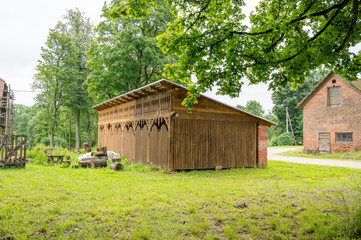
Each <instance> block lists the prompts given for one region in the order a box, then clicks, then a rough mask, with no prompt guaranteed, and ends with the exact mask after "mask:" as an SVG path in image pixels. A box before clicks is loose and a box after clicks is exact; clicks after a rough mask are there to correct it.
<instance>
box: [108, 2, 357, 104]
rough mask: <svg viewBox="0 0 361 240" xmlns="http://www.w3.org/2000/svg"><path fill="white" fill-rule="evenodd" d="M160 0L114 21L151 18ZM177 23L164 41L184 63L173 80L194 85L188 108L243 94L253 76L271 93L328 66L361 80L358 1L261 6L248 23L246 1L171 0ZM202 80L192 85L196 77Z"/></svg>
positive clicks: (123, 10) (120, 8) (121, 11)
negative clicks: (209, 98) (206, 99)
mask: <svg viewBox="0 0 361 240" xmlns="http://www.w3.org/2000/svg"><path fill="white" fill-rule="evenodd" d="M156 4H157V2H156V1H155V0H153V1H152V0H150V1H139V0H126V1H123V2H120V3H119V4H118V5H117V6H115V7H114V8H113V11H112V13H111V14H112V16H113V17H114V18H119V17H121V16H129V15H131V16H133V15H135V16H144V15H149V14H151V13H152V11H153V10H152V9H154V8H155V6H156ZM168 4H169V6H171V9H172V12H174V14H175V15H176V16H177V18H176V19H175V20H174V21H173V22H172V23H170V24H169V26H168V29H167V31H166V32H165V33H163V34H162V35H160V36H158V39H159V44H158V45H159V46H160V47H161V48H162V50H163V51H164V52H166V53H171V54H175V55H177V56H178V57H179V62H178V63H177V64H173V65H169V66H168V70H169V73H171V74H172V76H173V78H176V79H179V80H182V81H183V82H186V83H188V85H190V88H189V89H190V90H191V91H190V95H189V97H188V101H187V102H186V104H187V103H188V105H189V104H190V105H191V103H192V101H194V99H195V97H197V92H204V91H207V90H210V89H211V88H213V87H215V86H217V87H218V93H219V94H227V95H230V96H233V97H234V96H237V95H238V94H239V92H240V91H241V88H242V85H243V84H244V77H247V78H248V79H249V80H250V82H251V84H256V83H259V82H268V83H269V87H270V89H272V90H277V89H280V88H282V87H284V86H285V85H286V84H287V83H291V84H293V85H297V84H302V83H304V81H305V76H306V75H308V74H309V73H310V72H311V71H312V70H315V69H317V68H320V67H322V66H326V67H327V68H329V69H333V70H335V71H336V72H337V73H338V74H340V75H342V76H343V77H345V78H346V79H349V80H353V79H356V75H357V73H358V72H360V70H361V61H360V56H359V55H358V54H355V53H353V52H352V51H351V47H353V46H355V45H356V44H358V43H359V42H360V40H361V37H360V36H361V35H360V33H361V21H360V20H359V19H360V17H361V12H360V3H359V1H358V0H352V1H351V0H336V1H321V0H267V1H265V0H264V1H261V2H260V4H259V6H258V7H257V8H256V10H255V11H254V12H253V13H252V14H251V15H250V25H247V24H246V23H245V18H246V15H245V14H243V13H242V7H243V6H244V5H245V3H244V1H242V0H217V1H215V0H206V1H198V0H189V1H183V0H175V1H173V0H172V1H170V0H168ZM192 74H194V75H195V76H196V77H197V82H196V83H193V82H192V81H191V76H192Z"/></svg>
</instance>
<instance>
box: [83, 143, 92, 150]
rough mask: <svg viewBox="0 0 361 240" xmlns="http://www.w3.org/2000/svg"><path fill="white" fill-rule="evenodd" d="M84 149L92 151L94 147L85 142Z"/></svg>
mask: <svg viewBox="0 0 361 240" xmlns="http://www.w3.org/2000/svg"><path fill="white" fill-rule="evenodd" d="M83 149H84V150H85V151H86V152H91V151H92V148H91V146H90V145H89V144H88V143H83Z"/></svg>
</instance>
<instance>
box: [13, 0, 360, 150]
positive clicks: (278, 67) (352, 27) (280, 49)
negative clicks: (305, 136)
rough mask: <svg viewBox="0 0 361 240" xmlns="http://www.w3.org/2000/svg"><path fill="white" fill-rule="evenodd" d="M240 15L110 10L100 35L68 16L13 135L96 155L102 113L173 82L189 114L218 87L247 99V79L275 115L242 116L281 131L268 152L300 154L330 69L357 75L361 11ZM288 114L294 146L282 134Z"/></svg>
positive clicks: (299, 4)
mask: <svg viewBox="0 0 361 240" xmlns="http://www.w3.org/2000/svg"><path fill="white" fill-rule="evenodd" d="M242 6H243V3H239V2H233V1H231V0H225V1H222V2H220V4H214V2H212V1H205V2H199V1H187V2H184V1H168V0H152V1H133V0H110V1H109V2H105V4H104V6H103V11H102V21H101V22H100V23H99V24H98V25H97V26H93V25H92V24H91V23H90V20H89V18H87V17H85V15H84V13H82V12H81V11H80V10H78V9H74V10H68V11H67V13H66V14H65V15H64V18H63V19H62V20H61V21H59V22H58V24H56V26H54V28H53V29H50V30H49V35H48V38H47V41H46V42H45V44H44V46H43V47H42V48H41V58H40V59H39V60H38V65H37V67H36V74H35V75H34V82H33V86H32V88H33V90H34V91H40V93H39V94H38V95H37V97H36V104H35V105H34V106H32V107H26V106H21V105H17V106H16V113H15V114H16V115H15V133H16V134H27V135H28V137H29V145H30V146H34V145H36V144H45V145H50V146H63V147H70V148H76V149H78V148H80V147H81V145H82V143H85V142H86V143H88V144H91V145H93V146H94V145H96V142H97V112H96V111H95V110H93V109H92V108H91V107H92V106H93V105H95V104H96V103H99V102H102V101H104V100H107V99H109V98H112V97H115V96H118V95H120V94H123V93H125V92H128V91H131V90H134V89H135V88H138V87H141V86H144V85H146V84H149V83H151V82H153V81H156V80H158V79H160V78H168V79H170V80H173V81H177V82H179V83H181V84H184V85H185V86H187V87H188V89H189V93H188V96H187V98H186V99H185V100H184V102H183V104H184V105H185V106H188V107H189V108H190V109H191V108H192V107H193V105H194V104H195V103H196V99H197V97H198V96H199V93H201V92H205V91H207V90H210V89H212V88H214V87H216V88H217V89H218V90H217V91H218V93H219V94H222V95H229V96H231V97H236V96H238V95H239V94H242V92H241V90H242V89H241V88H242V85H243V84H244V80H243V79H244V78H248V79H249V80H250V82H251V84H257V83H259V82H267V83H269V88H270V89H271V90H273V91H274V93H273V96H272V100H273V103H274V107H273V109H272V111H271V112H268V113H265V111H264V109H263V108H262V106H261V105H260V104H259V103H258V102H256V101H249V102H248V103H247V104H246V106H238V107H239V108H241V109H244V110H246V111H248V112H250V113H253V114H256V115H258V116H261V117H264V118H267V119H269V120H271V121H273V122H275V123H277V124H278V125H277V126H275V127H272V128H270V129H269V130H268V134H269V144H270V145H284V144H287V145H289V144H292V143H296V144H302V111H300V110H297V109H295V106H296V105H297V103H298V102H300V101H301V100H302V98H303V97H304V96H305V95H306V94H307V93H308V92H309V91H310V90H311V89H312V88H313V86H314V85H315V84H316V83H317V82H318V81H319V80H320V79H322V77H323V76H324V75H325V74H326V73H327V71H326V70H324V69H326V68H327V69H335V70H336V71H337V72H338V73H340V74H341V76H343V77H345V78H346V77H347V78H346V79H348V80H353V79H354V78H355V76H356V73H357V72H359V70H360V66H361V65H359V64H358V63H359V60H360V55H359V54H355V53H352V52H350V51H351V50H350V48H351V47H352V46H354V45H356V44H357V43H358V42H359V38H358V36H360V34H358V33H359V32H360V31H361V30H360V29H361V28H359V27H358V24H359V22H358V21H357V19H358V14H357V13H356V12H355V11H356V10H358V8H359V4H358V2H357V1H356V2H355V1H354V2H351V1H343V2H342V4H341V3H340V4H338V3H329V2H317V3H312V4H309V3H308V2H307V1H295V2H294V3H290V4H287V5H286V4H279V2H277V1H270V2H268V3H267V4H266V2H264V1H261V3H260V6H259V7H257V8H256V10H255V12H253V13H251V15H250V25H249V26H248V25H244V23H243V22H242V20H244V19H245V18H246V16H245V15H244V14H242V12H241V9H242ZM295 16H298V17H296V18H295ZM346 16H347V17H346ZM350 16H351V17H350ZM335 32H337V33H338V34H337V35H335V34H334V33H335ZM235 63H237V64H235ZM315 69H318V70H315ZM192 76H195V77H196V82H194V81H192V80H191V77H192ZM286 108H288V112H289V116H290V122H291V123H292V130H293V135H294V139H293V138H292V134H291V133H286V127H285V123H286Z"/></svg>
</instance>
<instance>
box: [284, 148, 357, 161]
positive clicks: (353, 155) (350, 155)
mask: <svg viewBox="0 0 361 240" xmlns="http://www.w3.org/2000/svg"><path fill="white" fill-rule="evenodd" d="M302 151H303V147H302V148H298V149H296V150H291V151H287V152H283V153H278V155H281V156H289V157H306V158H322V159H324V158H328V159H340V160H342V159H343V160H356V161H358V160H361V151H352V152H343V153H333V154H304V153H303V152H302Z"/></svg>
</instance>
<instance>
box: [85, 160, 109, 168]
mask: <svg viewBox="0 0 361 240" xmlns="http://www.w3.org/2000/svg"><path fill="white" fill-rule="evenodd" d="M89 164H90V167H91V168H97V167H106V166H107V165H108V164H107V160H106V159H99V160H90V162H89Z"/></svg>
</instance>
